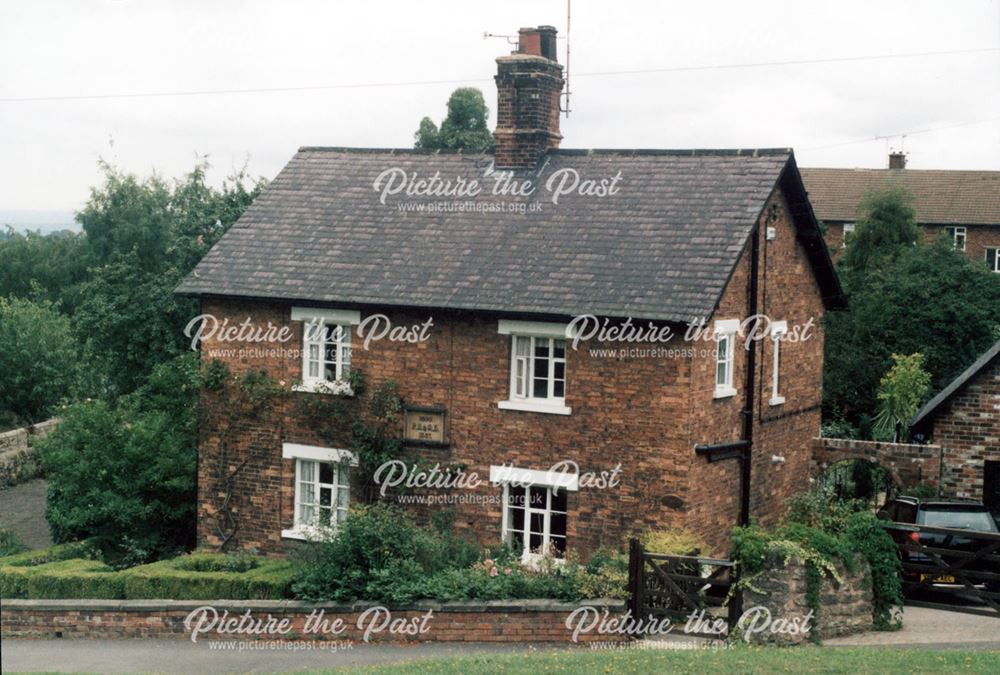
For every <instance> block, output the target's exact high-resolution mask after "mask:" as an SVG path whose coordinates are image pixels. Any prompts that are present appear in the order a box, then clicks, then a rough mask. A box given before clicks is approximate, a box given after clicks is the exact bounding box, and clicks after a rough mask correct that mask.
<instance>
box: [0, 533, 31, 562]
mask: <svg viewBox="0 0 1000 675" xmlns="http://www.w3.org/2000/svg"><path fill="white" fill-rule="evenodd" d="M23 550H25V546H24V544H22V543H21V538H20V537H18V536H17V533H16V532H14V531H13V530H8V529H7V528H0V558H3V557H6V556H9V555H14V554H15V553H20V552H21V551H23Z"/></svg>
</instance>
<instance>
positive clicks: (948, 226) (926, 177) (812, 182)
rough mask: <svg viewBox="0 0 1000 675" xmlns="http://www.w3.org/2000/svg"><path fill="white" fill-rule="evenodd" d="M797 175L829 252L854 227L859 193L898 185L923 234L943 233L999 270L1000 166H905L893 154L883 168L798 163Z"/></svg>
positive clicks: (838, 246)
mask: <svg viewBox="0 0 1000 675" xmlns="http://www.w3.org/2000/svg"><path fill="white" fill-rule="evenodd" d="M802 180H804V181H805V184H806V190H807V191H808V193H809V200H810V202H811V203H812V205H813V209H814V210H815V213H816V217H817V218H819V220H820V221H821V222H823V223H824V224H825V225H826V244H827V246H829V248H830V250H831V251H833V252H834V254H836V253H837V252H839V251H840V250H842V249H843V248H844V246H845V245H846V239H845V237H846V236H849V235H850V233H851V232H852V231H853V230H854V225H855V221H856V220H857V218H858V206H859V204H860V203H861V200H862V198H863V197H864V195H865V193H867V192H869V191H874V190H884V189H887V188H904V189H906V190H907V191H909V192H910V193H911V194H912V195H913V207H914V210H915V211H916V221H917V225H918V226H920V228H921V229H922V231H923V233H924V237H925V238H926V239H928V240H930V239H934V238H936V237H939V236H941V234H942V233H945V234H947V235H948V236H949V237H951V238H952V241H953V242H954V244H955V247H956V248H957V249H959V250H960V251H962V252H964V253H965V254H966V255H967V256H968V257H969V258H970V259H972V260H974V261H977V262H982V263H984V264H986V265H987V266H988V267H989V268H990V269H991V270H993V271H994V272H998V273H1000V171H943V170H913V169H907V168H906V157H905V156H904V155H902V154H900V153H894V154H892V155H890V156H889V168H888V169H819V168H805V167H803V168H802Z"/></svg>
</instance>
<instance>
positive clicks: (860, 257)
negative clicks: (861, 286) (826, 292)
mask: <svg viewBox="0 0 1000 675" xmlns="http://www.w3.org/2000/svg"><path fill="white" fill-rule="evenodd" d="M912 202H913V196H912V195H911V194H910V193H909V192H907V191H906V190H903V189H896V188H893V189H889V190H884V191H881V192H869V193H868V194H866V195H865V197H864V198H863V199H862V201H861V204H860V206H859V211H860V215H859V218H858V222H857V226H856V227H855V230H854V236H853V237H851V243H850V246H848V247H847V250H846V251H845V252H844V257H843V260H842V262H841V273H842V274H845V275H850V274H851V273H854V274H862V275H863V274H867V273H871V272H874V271H877V270H878V269H880V268H881V266H882V265H884V264H886V263H888V262H891V261H892V260H893V258H894V257H895V256H896V255H897V254H898V253H899V252H900V251H902V250H905V249H907V248H909V247H912V246H913V245H914V244H916V242H917V241H918V240H919V238H920V230H919V229H918V227H917V224H916V212H915V211H914V210H913V206H912Z"/></svg>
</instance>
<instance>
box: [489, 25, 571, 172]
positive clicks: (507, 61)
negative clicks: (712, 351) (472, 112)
mask: <svg viewBox="0 0 1000 675" xmlns="http://www.w3.org/2000/svg"><path fill="white" fill-rule="evenodd" d="M562 70H563V68H562V66H561V65H559V63H558V62H557V61H556V29H555V28H553V27H552V26H539V27H538V28H522V29H520V30H519V31H518V39H517V51H516V52H514V53H512V54H511V55H510V56H501V57H499V58H497V75H496V78H495V79H496V83H497V128H496V131H494V132H493V138H494V140H495V141H496V148H495V151H494V152H495V155H494V156H495V161H496V166H497V168H500V169H530V168H534V166H535V165H536V164H537V163H538V161H539V160H540V159H541V158H542V156H543V155H544V154H545V152H546V151H547V150H549V149H550V148H558V147H559V141H561V140H562V136H561V135H560V134H559V112H560V111H559V97H560V96H561V94H562V88H563V77H562Z"/></svg>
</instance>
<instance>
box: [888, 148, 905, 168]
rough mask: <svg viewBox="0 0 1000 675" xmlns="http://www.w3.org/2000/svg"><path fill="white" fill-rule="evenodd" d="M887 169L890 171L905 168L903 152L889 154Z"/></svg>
mask: <svg viewBox="0 0 1000 675" xmlns="http://www.w3.org/2000/svg"><path fill="white" fill-rule="evenodd" d="M889 168H890V169H905V168H906V153H904V152H890V153H889Z"/></svg>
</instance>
